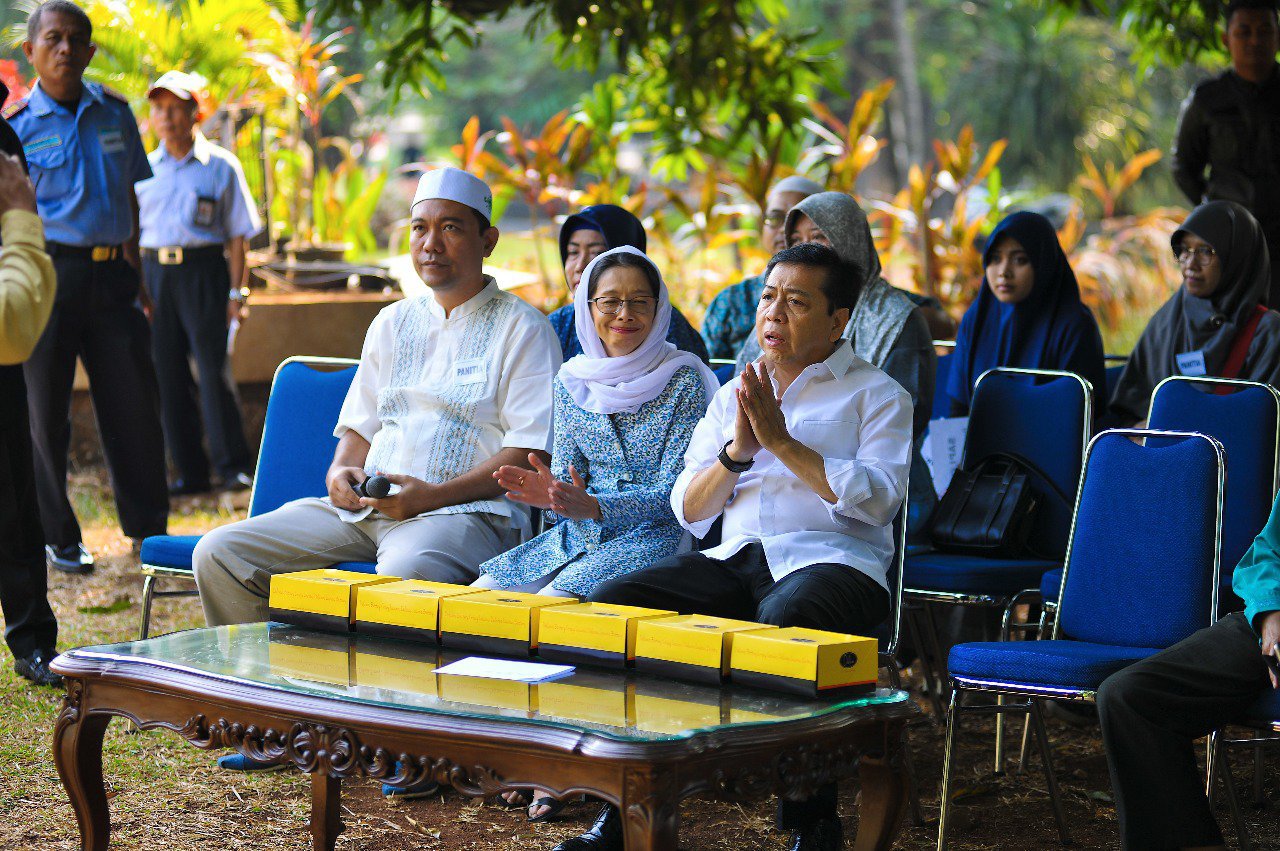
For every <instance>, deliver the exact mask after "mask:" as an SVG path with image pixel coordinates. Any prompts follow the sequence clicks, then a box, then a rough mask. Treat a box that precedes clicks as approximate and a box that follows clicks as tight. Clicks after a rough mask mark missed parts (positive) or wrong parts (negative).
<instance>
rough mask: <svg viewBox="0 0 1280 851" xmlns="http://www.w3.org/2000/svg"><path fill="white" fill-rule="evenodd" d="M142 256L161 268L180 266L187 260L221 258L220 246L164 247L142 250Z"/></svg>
mask: <svg viewBox="0 0 1280 851" xmlns="http://www.w3.org/2000/svg"><path fill="white" fill-rule="evenodd" d="M142 256H143V257H147V258H151V259H154V260H155V261H156V262H158V263H159V264H160V265H161V266H181V265H182V264H183V263H186V262H187V261H189V260H200V259H208V258H210V257H221V256H222V246H221V245H187V246H183V245H166V246H165V247H163V248H144V249H142Z"/></svg>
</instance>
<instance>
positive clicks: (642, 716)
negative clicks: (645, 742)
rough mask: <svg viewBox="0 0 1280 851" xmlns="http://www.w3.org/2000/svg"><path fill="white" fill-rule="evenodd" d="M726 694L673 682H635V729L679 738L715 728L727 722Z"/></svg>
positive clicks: (716, 690) (717, 688)
mask: <svg viewBox="0 0 1280 851" xmlns="http://www.w3.org/2000/svg"><path fill="white" fill-rule="evenodd" d="M726 701H727V692H726V691H725V690H724V689H721V688H720V687H719V686H717V687H715V688H705V687H702V686H688V685H684V684H682V683H672V682H670V681H657V680H648V681H646V680H644V679H640V680H638V681H637V682H636V697H635V704H636V706H635V726H636V728H637V729H640V730H645V731H648V732H650V733H670V734H672V735H678V734H680V733H684V732H687V731H689V730H700V729H705V728H707V727H716V726H719V725H720V724H722V723H724V720H725V718H726V711H727V710H726V705H725V704H726Z"/></svg>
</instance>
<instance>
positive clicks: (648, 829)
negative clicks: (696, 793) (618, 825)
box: [622, 765, 680, 851]
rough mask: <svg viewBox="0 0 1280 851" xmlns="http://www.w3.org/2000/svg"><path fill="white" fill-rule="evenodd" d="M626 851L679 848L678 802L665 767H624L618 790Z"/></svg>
mask: <svg viewBox="0 0 1280 851" xmlns="http://www.w3.org/2000/svg"><path fill="white" fill-rule="evenodd" d="M622 832H623V839H624V847H625V848H626V851H674V849H676V848H679V847H680V842H679V839H678V836H679V833H680V799H679V796H678V794H677V792H676V782H675V770H674V769H673V768H671V767H669V766H661V765H659V766H636V767H633V768H628V769H627V773H626V779H625V781H624V783H623V791H622Z"/></svg>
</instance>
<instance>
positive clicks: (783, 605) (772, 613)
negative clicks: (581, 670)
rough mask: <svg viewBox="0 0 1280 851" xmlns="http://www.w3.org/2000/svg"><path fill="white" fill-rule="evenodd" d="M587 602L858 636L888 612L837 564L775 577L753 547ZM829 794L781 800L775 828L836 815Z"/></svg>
mask: <svg viewBox="0 0 1280 851" xmlns="http://www.w3.org/2000/svg"><path fill="white" fill-rule="evenodd" d="M588 599H590V600H592V601H593V602H597V603H619V604H622V605H628V606H647V607H649V608H654V609H674V610H675V611H677V612H679V613H680V614H682V615H683V614H699V615H711V616H712V617H721V618H736V619H739V620H752V621H756V622H758V623H766V624H771V625H773V626H803V627H808V628H810V629H826V630H831V631H833V632H850V633H854V634H857V635H871V634H872V631H873V630H874V629H875V628H876V627H878V626H879V625H880V624H881V623H883V622H884V620H885V618H887V617H888V616H889V592H888V591H886V590H885V589H884V588H883V587H881V586H880V585H879V584H877V583H876V582H875V581H874V580H872V579H871V578H870V577H869V576H867V575H865V574H863V573H861V572H859V571H857V570H854V569H853V568H851V567H847V566H846V565H843V564H815V565H811V566H810V567H805V568H802V569H800V570H797V571H795V572H793V573H789V574H787V575H786V576H784V577H782V578H781V579H779V580H777V581H776V582H775V581H774V579H773V575H772V574H771V573H770V572H769V563H768V562H767V561H766V560H765V555H764V548H763V547H762V546H760V545H759V544H748V545H747V546H745V547H743V548H742V549H740V550H738V552H736V553H734V554H733V555H732V556H730V557H729V558H727V559H723V560H721V559H713V558H708V557H707V556H705V555H703V554H702V553H682V554H681V555H676V556H671V557H670V558H666V559H663V560H662V561H660V562H658V563H657V564H655V565H653V566H652V567H649V568H646V569H644V570H637V571H636V572H634V573H629V574H627V575H625V576H619V577H618V578H616V579H611V580H609V581H608V582H605V583H604V584H602V585H600V586H599V587H597V588H596V589H595V591H593V592H591V595H590V597H589V598H588ZM836 799H837V794H836V784H834V783H831V784H828V785H826V786H824V787H822V788H821V789H819V790H818V794H817V795H815V796H814V797H813V798H810V799H808V800H805V801H787V800H783V801H780V802H779V805H778V826H779V827H780V828H782V829H783V830H801V829H803V828H805V827H807V826H808V825H810V824H813V823H814V822H815V821H818V820H819V819H825V818H835V817H836V815H837V813H836Z"/></svg>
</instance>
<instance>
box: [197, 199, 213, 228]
mask: <svg viewBox="0 0 1280 851" xmlns="http://www.w3.org/2000/svg"><path fill="white" fill-rule="evenodd" d="M217 208H218V199H217V198H209V197H207V196H204V195H201V196H200V197H198V198H196V214H195V216H194V217H193V221H192V223H193V224H194V225H195V226H196V227H200V228H207V227H213V214H214V212H215V211H216V210H217Z"/></svg>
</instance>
